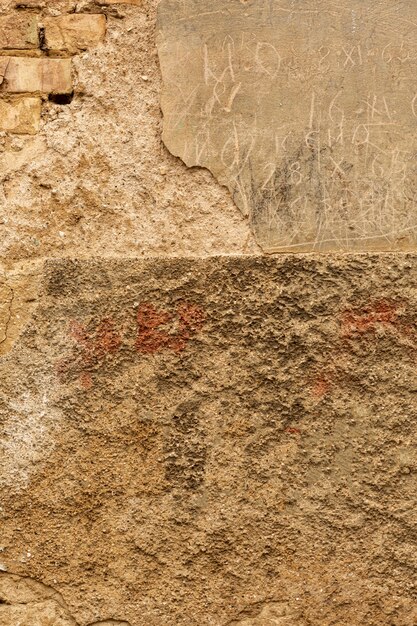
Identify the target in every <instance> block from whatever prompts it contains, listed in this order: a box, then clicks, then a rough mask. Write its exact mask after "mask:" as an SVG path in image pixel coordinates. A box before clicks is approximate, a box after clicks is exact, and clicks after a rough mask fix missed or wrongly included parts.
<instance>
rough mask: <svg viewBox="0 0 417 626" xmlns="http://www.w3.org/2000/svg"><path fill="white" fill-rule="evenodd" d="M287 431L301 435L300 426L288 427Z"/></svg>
mask: <svg viewBox="0 0 417 626" xmlns="http://www.w3.org/2000/svg"><path fill="white" fill-rule="evenodd" d="M285 432H286V433H288V434H290V435H301V430H300V429H299V428H293V427H290V428H286V429H285Z"/></svg>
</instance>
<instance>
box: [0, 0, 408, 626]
mask: <svg viewBox="0 0 417 626" xmlns="http://www.w3.org/2000/svg"><path fill="white" fill-rule="evenodd" d="M156 4H157V3H156V1H155V0H130V2H129V3H124V2H121V1H120V0H100V1H99V2H94V1H93V0H79V1H78V2H76V1H75V0H19V2H18V1H17V0H0V16H1V17H0V48H2V49H1V50H0V54H1V56H2V57H4V58H6V57H7V56H9V55H10V54H12V56H13V57H14V58H16V55H17V56H19V57H23V58H27V57H33V56H35V57H39V58H41V57H42V58H43V59H45V58H48V56H51V57H54V56H56V57H60V58H61V59H63V60H65V57H66V55H67V52H68V54H71V55H73V54H74V55H75V56H74V57H73V58H72V60H71V74H72V76H71V80H72V84H73V86H74V97H73V99H72V100H71V98H69V99H68V100H67V102H68V103H67V104H65V105H58V104H56V102H54V101H51V100H49V99H48V95H47V94H35V95H34V94H23V95H21V96H14V95H7V94H5V93H4V92H2V93H1V94H0V96H1V103H2V104H1V107H0V113H1V115H2V117H1V123H2V127H3V128H5V129H6V131H7V132H3V133H0V260H1V269H0V355H1V356H0V430H1V436H0V507H1V508H0V514H1V520H0V626H17V625H18V624H19V626H90V625H92V624H94V626H139V625H140V626H142V625H143V626H148V625H149V626H171V624H172V625H174V624H184V625H186V626H193V625H194V624H195V625H199V626H200V625H204V624H207V625H210V626H218V625H219V626H220V625H226V624H228V625H232V624H233V625H234V626H311V625H313V626H322V625H324V626H326V625H327V626H330V625H332V626H333V625H335V624H337V626H341V625H343V626H344V625H345V624H346V625H349V626H359V625H360V626H367V625H371V624H372V625H375V626H380V625H381V624H384V625H385V624H389V625H390V626H411V625H413V626H414V624H415V623H416V622H417V617H416V613H415V611H416V608H415V607H416V597H415V595H416V594H415V578H416V577H415V556H414V555H415V544H414V539H415V535H414V529H415V521H416V520H415V470H416V455H415V451H414V449H413V443H414V440H415V414H416V400H415V394H416V389H417V388H416V381H415V356H416V319H415V310H416V308H415V304H416V302H415V300H416V289H415V284H416V263H415V260H416V259H415V256H413V255H410V254H406V255H392V254H388V255H385V254H384V255H381V256H367V255H357V256H355V255H350V256H341V257H337V256H329V257H321V258H318V257H315V256H308V255H307V256H285V257H282V258H277V259H268V258H265V257H252V256H250V257H248V258H245V255H248V254H251V253H254V252H256V251H259V248H258V247H257V244H256V242H255V239H254V237H253V235H252V232H251V228H250V226H251V225H250V222H249V220H248V219H247V218H245V217H244V216H243V215H242V213H241V212H240V211H239V210H238V209H237V207H236V206H235V204H234V202H233V199H232V198H231V197H230V195H229V192H228V191H227V190H226V189H225V188H224V187H221V186H219V184H218V183H217V182H216V180H215V179H214V178H212V176H211V174H210V173H209V172H208V171H206V170H203V169H200V168H193V169H188V168H187V167H186V166H185V165H184V164H183V163H182V162H181V161H180V160H179V159H177V158H175V157H173V156H172V155H170V154H169V152H168V150H167V149H166V148H165V147H164V145H163V143H162V141H161V131H162V115H161V111H160V105H159V102H160V90H161V82H160V72H159V68H158V63H157V54H156V46H155V24H156ZM233 4H236V3H233ZM246 4H247V6H249V5H248V3H246ZM17 6H19V7H20V8H16V7H17ZM408 6H409V5H408V4H407V3H404V7H405V8H407V7H408ZM22 7H23V8H22ZM74 11H77V12H78V14H89V13H94V14H104V15H105V16H106V34H105V38H104V41H103V43H100V39H101V37H102V35H103V31H102V29H101V30H100V35H99V36H97V37H96V38H95V39H94V38H92V36H91V35H92V33H93V31H91V30H88V29H87V31H84V30H83V36H82V38H81V43H80V37H79V34H80V33H79V32H77V29H74V28H72V26H71V29H70V30H71V32H70V33H68V32H67V33H66V34H65V33H63V41H64V44H65V46H66V48H68V50H67V52H65V50H62V48H61V47H62V45H64V44H62V42H61V41H58V42H57V44H56V46H57V47H59V48H60V49H59V50H52V51H50V50H49V51H47V50H45V49H40V48H39V41H37V40H36V36H35V35H36V33H35V30H34V28H35V27H34V26H33V24H36V23H38V24H39V22H40V23H42V20H43V23H44V24H45V23H46V26H48V24H49V26H50V24H51V23H53V24H55V23H58V22H56V21H55V20H58V21H59V23H60V24H61V25H62V24H64V25H65V24H67V23H68V22H70V23H71V24H72V25H73V24H74V23H75V22H79V23H81V22H83V23H84V24H88V23H90V25H91V22H89V20H86V19H84V18H83V19H82V20H81V21H79V20H78V18H77V19H75V18H71V19H70V20H68V18H67V17H65V16H66V15H67V14H68V12H70V13H71V12H74ZM404 15H405V14H404ZM61 16H62V17H61ZM52 18H53V19H52ZM33 20H34V21H33ZM99 22H102V20H99ZM10 24H16V28H14V27H13V32H12V31H11V30H10V28H9V25H10ZM71 24H70V25H71ZM409 26H410V33H411V32H412V29H413V24H409ZM27 33H29V36H27ZM86 33H87V34H88V37H87V35H86ZM38 35H39V33H38ZM68 37H69V38H68ZM93 39H94V42H95V43H94V45H95V47H93V48H91V49H88V50H87V51H85V52H80V50H81V49H82V48H83V47H85V46H87V45H90V43H91V41H93ZM22 41H23V43H22ZM83 42H84V43H83ZM43 45H44V46H45V45H47V41H46V40H45V41H44V44H43ZM50 45H51V46H52V48H54V45H55V44H54V45H52V43H51V42H50ZM399 45H400V48H401V44H399ZM10 46H13V50H12V51H11V48H10ZM19 46H20V49H19V50H17V51H16V50H14V48H15V47H19ZM65 46H64V47H65ZM395 50H397V49H396V48H395V47H394V51H395ZM390 51H391V52H393V51H392V50H391V49H390ZM349 52H350V51H349ZM400 52H401V54H402V52H404V54H405V55H406V51H405V49H404V46H403V48H402V49H401V50H400ZM352 54H353V53H352ZM400 56H401V55H400ZM354 58H355V57H353V59H354ZM404 58H405V57H404ZM401 59H403V57H402V56H401ZM0 61H1V58H0ZM24 65H25V63H24V62H23V61H20V63H17V65H16V67H17V66H19V67H23V66H24ZM58 65H60V64H58ZM58 65H57V67H58ZM0 66H3V64H2V63H1V62H0ZM64 66H66V63H64ZM45 67H46V66H45ZM61 67H63V66H62V64H61ZM405 67H407V63H405ZM3 87H4V85H3ZM6 87H7V85H6ZM70 100H71V101H70ZM39 110H41V117H40V120H39ZM17 133H19V134H17ZM411 139H412V137H411V135H410V145H411ZM384 219H385V217H384ZM214 254H222V255H226V258H225V257H221V258H213V259H210V260H204V257H207V256H210V255H214ZM231 254H232V255H234V254H237V255H239V256H238V257H237V258H235V257H232V258H227V255H231ZM161 255H163V256H164V257H165V258H164V259H159V260H158V259H156V260H147V261H143V262H142V261H140V260H138V257H144V256H146V257H155V256H161ZM71 256H72V257H76V258H77V259H78V260H77V261H72V260H70V259H68V257H71ZM91 256H95V257H103V258H104V257H122V258H121V260H119V261H116V260H107V261H105V260H103V259H102V260H98V259H97V260H95V261H92V260H87V259H88V258H89V257H91ZM191 256H194V257H203V258H201V259H200V260H198V259H196V258H195V259H193V260H192V259H190V260H185V259H178V258H175V257H191ZM47 257H52V258H55V260H54V261H49V262H48V263H47V265H46V267H43V260H44V259H45V258H47ZM60 257H64V260H62V261H60V260H59V258H60ZM127 257H131V258H130V260H129V259H127ZM132 257H134V258H132ZM242 257H243V258H242Z"/></svg>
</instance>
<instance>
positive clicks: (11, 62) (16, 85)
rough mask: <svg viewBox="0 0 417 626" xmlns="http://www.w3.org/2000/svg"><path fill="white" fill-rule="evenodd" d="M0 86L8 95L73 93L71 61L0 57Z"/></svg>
mask: <svg viewBox="0 0 417 626" xmlns="http://www.w3.org/2000/svg"><path fill="white" fill-rule="evenodd" d="M2 76H3V79H2ZM0 84H1V87H0V89H1V90H2V91H4V92H7V93H71V91H72V89H73V87H72V78H71V59H49V58H46V57H42V58H29V57H0Z"/></svg>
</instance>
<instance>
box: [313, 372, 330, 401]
mask: <svg viewBox="0 0 417 626" xmlns="http://www.w3.org/2000/svg"><path fill="white" fill-rule="evenodd" d="M330 387H331V383H330V380H329V379H328V377H325V376H318V378H316V380H315V381H314V384H313V386H312V389H311V393H312V394H313V396H314V397H315V398H323V397H324V396H325V395H326V394H327V393H328V392H329V391H330Z"/></svg>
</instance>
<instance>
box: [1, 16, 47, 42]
mask: <svg viewBox="0 0 417 626" xmlns="http://www.w3.org/2000/svg"><path fill="white" fill-rule="evenodd" d="M38 46H39V37H38V20H37V17H36V16H34V15H21V14H18V13H12V14H11V15H4V16H2V17H0V48H2V49H3V50H27V49H33V48H37V47H38Z"/></svg>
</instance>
